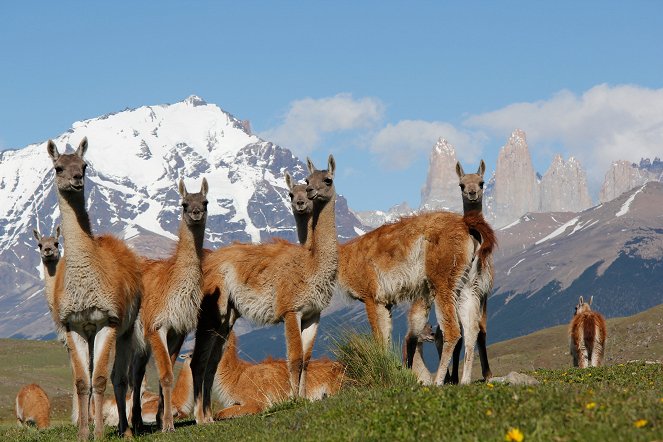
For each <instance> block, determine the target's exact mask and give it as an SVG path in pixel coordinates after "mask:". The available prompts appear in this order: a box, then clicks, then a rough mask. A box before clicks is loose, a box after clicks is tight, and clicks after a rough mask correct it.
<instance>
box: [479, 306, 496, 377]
mask: <svg viewBox="0 0 663 442" xmlns="http://www.w3.org/2000/svg"><path fill="white" fill-rule="evenodd" d="M487 308H488V299H484V300H483V303H482V312H481V322H480V323H479V335H478V336H477V349H478V350H479V359H480V360H481V375H482V376H483V379H484V380H485V381H488V380H490V378H492V377H493V373H492V372H491V371H490V365H489V364H488V350H487V349H486V335H487V328H488V313H487Z"/></svg>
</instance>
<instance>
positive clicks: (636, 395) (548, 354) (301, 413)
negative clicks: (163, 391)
mask: <svg viewBox="0 0 663 442" xmlns="http://www.w3.org/2000/svg"><path fill="white" fill-rule="evenodd" d="M662 322H663V305H661V306H658V307H655V308H653V309H650V310H648V311H646V312H643V313H641V314H638V315H635V316H632V317H628V318H617V319H612V320H610V321H608V333H609V341H608V346H607V353H606V355H607V358H606V359H607V361H606V362H607V363H608V364H610V365H609V366H607V367H604V368H594V369H588V370H579V369H573V368H569V367H570V365H571V359H570V356H569V355H568V348H567V340H566V328H565V327H563V326H561V327H555V328H551V329H546V330H542V331H540V332H537V333H534V334H532V335H529V336H525V337H521V338H517V339H513V340H510V341H505V342H501V343H498V344H495V345H492V346H490V347H489V355H490V357H491V365H492V368H493V373H495V374H496V375H501V374H506V373H508V372H509V371H512V370H515V371H521V372H522V371H527V372H529V373H530V374H531V375H532V376H534V377H535V378H537V379H538V380H539V381H540V382H541V384H540V385H538V386H533V387H510V386H503V385H499V384H495V385H493V384H483V383H480V382H477V383H475V384H473V385H470V386H464V387H457V386H447V387H444V388H436V387H421V386H416V385H412V384H411V383H408V382H404V383H395V382H392V383H390V384H389V385H387V386H377V387H375V386H373V387H371V386H366V385H364V384H361V386H359V385H358V386H355V387H350V388H347V389H345V390H344V391H343V392H342V393H341V394H339V395H338V396H336V397H332V398H329V399H327V400H324V401H321V402H317V403H308V402H305V401H298V402H289V403H286V404H281V405H279V406H277V407H276V408H274V409H272V410H269V411H268V412H265V413H263V414H261V415H259V416H253V417H246V418H240V419H236V420H233V421H228V422H220V423H215V424H213V425H207V426H196V425H191V423H192V422H190V421H188V422H180V423H179V425H178V428H177V431H176V432H175V433H174V434H169V435H162V434H160V433H154V434H150V435H145V436H141V437H138V438H137V439H138V440H153V439H154V440H169V441H170V440H172V441H179V440H186V441H189V440H209V439H216V438H224V439H232V438H239V439H241V440H283V439H290V438H292V437H293V436H294V435H296V437H297V438H298V439H303V440H348V439H352V440H356V439H361V440H385V439H389V440H391V439H394V440H414V439H417V440H420V439H421V438H425V439H433V440H504V439H505V435H506V434H507V432H508V431H509V430H510V429H511V428H518V429H519V431H520V432H522V433H523V435H524V437H525V439H524V440H546V441H547V440H559V441H567V440H568V441H571V440H574V441H575V440H660V439H663V366H662V365H661V364H660V363H657V364H646V363H643V362H634V363H626V361H629V360H634V359H638V360H654V359H660V358H661V357H662V355H663V339H661V338H663V336H662V335H663V324H662ZM0 357H2V360H3V366H2V367H0V381H1V382H0V413H1V417H2V421H1V422H2V423H1V424H0V440H44V441H58V442H59V441H61V440H70V439H74V438H75V437H76V429H75V428H74V426H73V425H71V424H69V422H68V414H69V410H70V391H71V387H70V384H71V377H70V376H71V375H70V372H69V367H68V358H67V354H66V351H65V350H64V349H63V348H62V346H61V345H60V344H57V343H54V342H38V341H16V340H0ZM544 367H545V369H544ZM477 368H478V367H477ZM151 371H152V374H151V375H150V376H149V378H150V380H151V382H150V384H151V385H153V384H154V382H155V379H156V376H155V375H154V372H153V369H152V370H151ZM478 377H479V375H478V370H477V373H476V374H475V378H478ZM30 382H37V383H39V384H40V385H42V386H44V387H45V389H46V390H47V392H48V394H49V396H50V398H51V401H52V402H53V403H54V427H53V428H51V429H49V430H46V431H43V432H38V431H36V430H34V429H19V428H18V427H16V425H15V424H14V418H13V406H14V398H15V394H16V392H17V391H18V389H19V388H20V386H21V385H23V384H27V383H30ZM153 388H154V387H153ZM109 394H110V391H109ZM636 424H642V427H641V428H638V427H637V426H636ZM106 434H107V435H108V436H112V435H113V429H111V428H110V427H109V428H107V431H106Z"/></svg>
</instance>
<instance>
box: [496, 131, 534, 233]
mask: <svg viewBox="0 0 663 442" xmlns="http://www.w3.org/2000/svg"><path fill="white" fill-rule="evenodd" d="M492 198H493V199H494V201H493V202H492V204H491V207H492V209H493V211H494V212H493V216H494V223H495V224H496V226H502V225H504V224H506V223H508V222H511V221H513V220H515V219H517V218H518V217H519V216H521V215H523V214H524V213H527V212H537V211H538V210H539V202H540V200H539V198H540V196H539V183H538V180H537V177H536V172H535V171H534V166H532V158H531V156H530V153H529V149H528V147H527V139H526V137H525V132H523V131H522V130H520V129H516V130H514V131H513V133H512V134H511V137H509V140H508V141H507V143H506V144H505V145H504V147H502V149H501V150H500V153H499V156H498V157H497V168H496V169H495V189H494V191H493V193H492Z"/></svg>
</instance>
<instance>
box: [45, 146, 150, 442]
mask: <svg viewBox="0 0 663 442" xmlns="http://www.w3.org/2000/svg"><path fill="white" fill-rule="evenodd" d="M86 150H87V139H86V138H84V139H83V140H82V141H81V143H80V145H79V146H78V149H77V150H76V152H75V153H73V154H60V153H59V152H58V151H57V148H56V146H55V143H53V142H52V141H49V142H48V145H47V151H48V154H49V155H50V157H51V159H52V161H53V167H54V169H55V185H56V188H57V195H58V203H59V207H60V213H61V214H62V231H63V236H64V237H65V238H66V248H67V255H66V256H65V257H64V258H63V259H62V260H61V261H60V263H59V264H58V267H57V271H56V284H55V290H54V305H53V314H54V316H55V317H56V318H58V319H59V321H60V322H61V324H62V326H63V327H64V328H65V329H66V344H67V346H68V347H69V350H70V351H69V356H70V360H71V365H72V370H73V374H74V384H75V386H76V392H77V396H78V404H77V406H78V409H79V410H80V412H79V416H78V437H79V438H80V439H87V438H88V436H89V427H88V403H89V396H90V392H91V391H90V387H92V390H93V392H94V400H95V401H96V402H97V403H103V398H104V392H105V390H106V384H107V382H108V380H109V379H111V370H112V382H113V386H114V392H115V396H116V399H118V415H119V416H120V423H119V426H118V427H119V431H120V433H122V434H125V435H127V436H129V435H131V430H129V426H128V422H127V420H126V403H125V395H126V386H127V384H128V373H127V372H128V368H129V362H130V361H129V358H130V354H131V353H132V342H133V331H134V330H133V328H134V321H135V319H136V315H137V312H138V308H139V306H140V297H141V293H142V291H143V286H142V281H141V279H140V273H139V261H138V258H137V256H136V255H135V254H134V253H133V252H132V251H131V250H130V249H129V248H128V247H127V245H126V244H125V243H124V242H122V241H120V240H119V239H117V238H114V237H111V236H99V237H95V236H94V235H93V234H92V229H91V224H90V219H89V216H88V214H87V210H86V207H85V198H84V183H85V169H86V167H87V164H86V163H85V161H84V160H83V156H84V154H85V152H86ZM59 274H62V276H60V275H59ZM90 351H92V353H93V354H92V355H90V354H89V352H90ZM91 358H94V361H95V364H94V368H93V370H90V369H91V367H90V366H89V365H90V359H91ZM90 371H92V376H91V377H90ZM103 427H104V425H103V415H102V409H101V407H99V408H98V409H97V410H96V412H95V418H94V434H95V437H97V438H100V437H102V436H103V430H104V428H103Z"/></svg>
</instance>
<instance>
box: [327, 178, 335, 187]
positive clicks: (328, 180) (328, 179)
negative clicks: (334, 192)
mask: <svg viewBox="0 0 663 442" xmlns="http://www.w3.org/2000/svg"><path fill="white" fill-rule="evenodd" d="M333 182H334V180H332V179H331V178H325V184H326V185H328V186H331V185H332V183H333Z"/></svg>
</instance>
